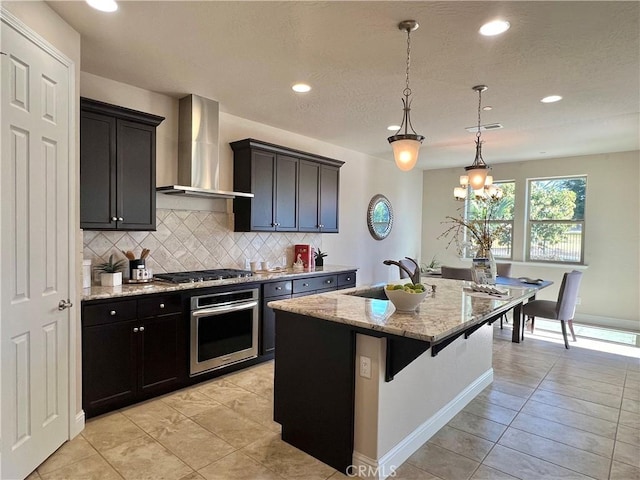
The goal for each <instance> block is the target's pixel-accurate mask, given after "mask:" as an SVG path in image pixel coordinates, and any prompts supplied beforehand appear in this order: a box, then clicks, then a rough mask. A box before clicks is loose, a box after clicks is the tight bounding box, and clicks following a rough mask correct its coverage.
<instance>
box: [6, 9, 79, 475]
mask: <svg viewBox="0 0 640 480" xmlns="http://www.w3.org/2000/svg"><path fill="white" fill-rule="evenodd" d="M0 25H1V27H2V28H1V30H2V43H1V44H0V46H1V49H2V51H3V52H4V53H5V54H6V55H2V56H1V57H2V60H1V61H2V77H1V78H2V89H1V90H2V100H1V101H2V103H1V108H2V111H1V113H2V137H1V138H2V148H1V151H2V159H1V162H2V163H1V169H0V198H1V206H0V216H1V219H0V221H1V224H0V227H1V235H0V247H1V248H0V252H1V253H0V274H1V275H0V290H1V297H0V361H1V374H0V375H1V381H0V383H1V393H2V395H1V407H0V408H1V417H0V418H1V420H0V427H1V428H0V431H1V434H2V437H1V441H2V448H1V457H0V462H1V463H0V478H24V477H25V476H27V475H28V474H29V473H30V472H31V471H32V470H33V469H34V468H36V467H37V466H38V465H39V464H40V463H41V462H42V461H43V460H44V459H46V458H47V457H48V456H49V455H50V454H51V453H53V452H54V451H55V450H56V449H57V448H58V447H59V446H60V445H61V444H62V443H63V442H64V441H65V440H67V439H68V438H69V389H68V384H69V367H68V365H69V359H68V356H69V321H70V315H69V310H68V309H64V310H59V309H58V304H59V302H60V301H61V300H67V299H68V298H70V283H69V280H70V278H69V274H70V271H69V265H70V263H69V242H70V241H73V239H71V238H69V237H70V235H69V232H70V230H69V116H70V112H69V101H70V99H69V81H70V79H69V69H68V67H66V66H64V65H63V64H62V63H61V62H60V61H58V60H57V59H56V58H54V57H53V56H52V55H51V54H50V53H48V52H47V50H46V48H43V47H42V45H41V44H37V43H36V42H34V41H32V40H31V38H33V37H31V38H28V37H27V36H25V35H23V34H22V33H21V32H19V31H18V30H17V29H16V28H14V27H13V26H12V25H9V24H8V23H7V21H6V19H5V17H4V16H3V18H2V23H1V24H0Z"/></svg>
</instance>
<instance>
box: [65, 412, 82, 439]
mask: <svg viewBox="0 0 640 480" xmlns="http://www.w3.org/2000/svg"><path fill="white" fill-rule="evenodd" d="M84 421H85V416H84V410H80V411H79V412H78V413H76V418H75V421H73V422H71V425H70V428H69V440H71V439H72V438H74V437H77V436H78V434H80V432H81V431H82V430H84Z"/></svg>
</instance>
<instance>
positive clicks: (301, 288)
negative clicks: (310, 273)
mask: <svg viewBox="0 0 640 480" xmlns="http://www.w3.org/2000/svg"><path fill="white" fill-rule="evenodd" d="M337 285H338V277H337V275H323V276H321V277H311V278H302V279H300V280H294V281H293V293H303V292H309V291H312V290H325V289H333V290H335V289H336V288H337Z"/></svg>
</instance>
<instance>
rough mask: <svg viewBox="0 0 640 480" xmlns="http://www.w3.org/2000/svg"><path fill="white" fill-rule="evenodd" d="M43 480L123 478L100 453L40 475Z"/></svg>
mask: <svg viewBox="0 0 640 480" xmlns="http://www.w3.org/2000/svg"><path fill="white" fill-rule="evenodd" d="M40 478H42V480H79V479H82V480H122V477H121V476H120V475H118V473H117V472H116V471H115V470H114V469H113V467H112V466H111V465H109V464H108V463H107V462H106V461H105V459H104V458H102V457H101V456H100V455H92V456H91V457H87V458H85V459H83V460H80V461H79V462H76V463H74V464H71V465H67V466H66V467H62V468H59V469H57V470H53V471H52V472H49V473H45V474H43V475H41V476H40Z"/></svg>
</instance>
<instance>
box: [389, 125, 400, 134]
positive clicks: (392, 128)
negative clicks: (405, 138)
mask: <svg viewBox="0 0 640 480" xmlns="http://www.w3.org/2000/svg"><path fill="white" fill-rule="evenodd" d="M387 130H389V131H392V132H397V131H398V130H400V125H389V126H388V127H387Z"/></svg>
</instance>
